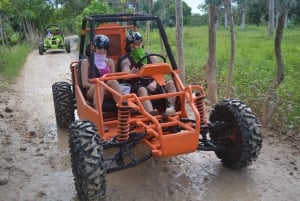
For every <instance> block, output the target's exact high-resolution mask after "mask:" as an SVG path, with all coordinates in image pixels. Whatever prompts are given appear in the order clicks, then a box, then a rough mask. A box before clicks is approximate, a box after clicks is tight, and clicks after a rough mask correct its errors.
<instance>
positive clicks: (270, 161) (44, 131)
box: [0, 38, 300, 201]
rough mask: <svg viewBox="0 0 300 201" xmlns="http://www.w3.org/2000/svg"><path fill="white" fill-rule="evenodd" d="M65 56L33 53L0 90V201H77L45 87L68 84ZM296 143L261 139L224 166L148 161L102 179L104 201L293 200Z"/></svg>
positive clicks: (298, 185)
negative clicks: (255, 152) (243, 160)
mask: <svg viewBox="0 0 300 201" xmlns="http://www.w3.org/2000/svg"><path fill="white" fill-rule="evenodd" d="M72 39H73V40H72V43H71V45H72V49H71V53H70V54H68V53H65V52H47V53H46V54H44V55H42V56H41V55H39V54H38V51H37V50H35V51H33V52H32V53H31V54H30V55H29V56H28V59H27V61H26V63H25V65H24V67H23V70H22V72H21V75H20V77H19V79H18V80H17V83H16V84H14V85H12V86H10V87H9V88H7V87H1V88H0V90H1V95H0V142H1V145H0V201H76V200H77V197H76V191H75V187H74V182H73V175H72V171H71V167H70V155H69V149H68V132H67V130H61V129H57V128H56V123H55V117H54V108H53V101H52V91H51V85H52V84H53V83H54V82H56V81H65V80H67V79H69V77H70V73H69V64H70V62H71V61H73V60H76V59H77V58H78V52H77V51H76V40H75V38H72ZM299 150H300V145H299V144H297V143H291V142H290V141H289V140H287V139H285V140H284V142H283V143H282V142H280V139H279V138H277V137H275V134H273V133H264V141H263V148H262V150H261V154H260V156H259V158H258V160H257V161H256V162H254V163H253V164H252V165H251V166H250V167H248V168H246V169H244V170H242V171H232V170H229V169H227V168H225V167H224V166H223V165H222V164H221V162H220V161H219V160H218V159H217V157H216V156H215V155H214V153H206V152H197V153H193V154H188V155H183V156H178V157H173V158H166V159H151V160H149V161H147V162H145V163H144V164H142V165H140V166H138V167H135V168H132V169H128V170H123V171H120V172H117V173H112V174H109V175H108V176H107V185H108V186H107V190H108V192H107V194H108V198H107V200H109V201H121V200H122V201H158V200H172V201H200V200H212V201H219V200H222V201H224V200H225V201H233V200H235V201H253V200H262V201H273V200H280V201H281V200H282V201H285V200H289V201H297V200H299V199H300V173H299V168H300V157H299V155H300V151H299Z"/></svg>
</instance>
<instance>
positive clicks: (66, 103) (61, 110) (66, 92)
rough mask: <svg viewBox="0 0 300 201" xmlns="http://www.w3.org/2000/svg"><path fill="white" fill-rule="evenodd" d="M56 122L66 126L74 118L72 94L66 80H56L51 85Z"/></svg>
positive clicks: (63, 126) (58, 124)
mask: <svg viewBox="0 0 300 201" xmlns="http://www.w3.org/2000/svg"><path fill="white" fill-rule="evenodd" d="M52 93H53V101H54V110H55V117H56V124H57V126H58V127H61V128H67V127H68V126H69V125H70V123H72V122H73V121H74V120H75V115H74V110H75V106H74V96H73V93H72V90H71V85H70V84H69V83H67V82H56V83H54V84H53V85H52Z"/></svg>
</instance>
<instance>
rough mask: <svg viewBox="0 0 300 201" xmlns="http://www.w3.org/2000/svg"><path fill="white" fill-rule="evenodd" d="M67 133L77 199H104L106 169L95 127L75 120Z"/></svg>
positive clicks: (83, 200) (82, 200)
mask: <svg viewBox="0 0 300 201" xmlns="http://www.w3.org/2000/svg"><path fill="white" fill-rule="evenodd" d="M69 132H70V136H69V145H70V153H71V162H72V172H73V175H74V181H75V187H76V190H77V194H78V197H79V199H80V200H81V201H94V200H98V199H102V198H105V196H106V178H105V176H106V169H105V163H104V158H103V146H102V145H101V140H100V137H99V135H98V134H97V131H96V127H95V126H94V125H93V124H92V123H91V122H89V121H82V120H76V121H74V122H73V123H72V124H71V125H70V128H69Z"/></svg>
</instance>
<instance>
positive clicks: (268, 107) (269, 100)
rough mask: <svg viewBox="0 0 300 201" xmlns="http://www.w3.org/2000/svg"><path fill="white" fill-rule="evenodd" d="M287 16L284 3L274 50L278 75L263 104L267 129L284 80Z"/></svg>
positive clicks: (280, 12) (281, 8) (280, 13)
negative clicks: (282, 48) (283, 43)
mask: <svg viewBox="0 0 300 201" xmlns="http://www.w3.org/2000/svg"><path fill="white" fill-rule="evenodd" d="M285 14H286V7H285V6H284V4H283V3H281V7H280V11H279V17H278V24H277V29H276V36H275V41H274V49H275V57H276V64H277V74H276V77H275V78H274V81H273V82H272V84H271V85H270V87H269V90H268V91H267V93H266V95H265V99H264V104H263V124H264V126H265V127H267V128H270V127H271V124H270V121H271V117H272V116H273V113H274V110H275V108H276V105H277V102H276V100H277V94H276V89H277V88H278V86H279V85H280V83H281V82H282V81H283V80H284V63H283V59H282V53H281V40H282V35H283V30H284V18H285Z"/></svg>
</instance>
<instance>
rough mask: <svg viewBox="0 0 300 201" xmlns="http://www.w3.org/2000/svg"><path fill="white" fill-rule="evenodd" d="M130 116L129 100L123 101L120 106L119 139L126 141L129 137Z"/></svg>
mask: <svg viewBox="0 0 300 201" xmlns="http://www.w3.org/2000/svg"><path fill="white" fill-rule="evenodd" d="M129 117H130V107H128V103H127V101H123V102H122V105H121V106H118V120H119V125H118V135H117V140H118V141H125V140H128V138H129Z"/></svg>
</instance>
